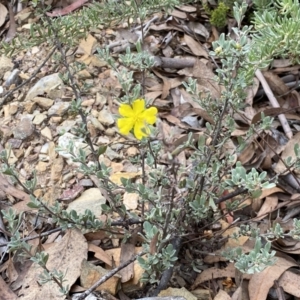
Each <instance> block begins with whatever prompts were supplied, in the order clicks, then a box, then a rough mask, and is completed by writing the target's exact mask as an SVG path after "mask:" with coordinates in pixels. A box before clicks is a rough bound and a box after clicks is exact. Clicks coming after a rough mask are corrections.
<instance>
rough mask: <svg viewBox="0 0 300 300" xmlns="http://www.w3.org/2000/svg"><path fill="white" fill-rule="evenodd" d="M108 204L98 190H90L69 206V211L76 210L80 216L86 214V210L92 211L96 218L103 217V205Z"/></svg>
mask: <svg viewBox="0 0 300 300" xmlns="http://www.w3.org/2000/svg"><path fill="white" fill-rule="evenodd" d="M105 203H106V199H105V198H104V197H103V196H102V194H101V192H100V190H99V189H98V188H90V189H88V190H86V191H84V192H83V193H82V195H81V196H80V197H78V198H77V199H76V200H74V201H73V202H72V203H70V204H69V206H68V208H67V211H68V212H70V211H71V210H72V209H74V210H76V212H77V213H78V214H84V212H85V210H86V209H90V210H91V211H92V212H93V213H94V214H95V216H96V218H99V217H101V215H102V208H101V205H102V204H105Z"/></svg>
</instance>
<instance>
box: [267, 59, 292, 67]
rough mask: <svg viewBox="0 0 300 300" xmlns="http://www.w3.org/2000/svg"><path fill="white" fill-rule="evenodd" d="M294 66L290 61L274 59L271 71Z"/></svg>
mask: <svg viewBox="0 0 300 300" xmlns="http://www.w3.org/2000/svg"><path fill="white" fill-rule="evenodd" d="M291 65H293V64H292V62H291V60H290V59H286V58H280V59H273V61H272V63H271V69H275V68H285V67H288V66H291Z"/></svg>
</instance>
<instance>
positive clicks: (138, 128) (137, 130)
mask: <svg viewBox="0 0 300 300" xmlns="http://www.w3.org/2000/svg"><path fill="white" fill-rule="evenodd" d="M145 129H146V132H147V128H146V127H145V124H144V122H143V121H142V120H138V121H137V122H135V124H134V129H133V133H134V135H135V137H136V138H137V139H138V140H141V139H142V138H143V137H144V136H147V134H145V133H144V132H143V131H145ZM142 130H143V131H142Z"/></svg>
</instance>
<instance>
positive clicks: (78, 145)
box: [57, 132, 91, 158]
mask: <svg viewBox="0 0 300 300" xmlns="http://www.w3.org/2000/svg"><path fill="white" fill-rule="evenodd" d="M83 141H84V139H83V138H78V137H77V136H75V135H73V134H72V133H69V132H66V133H65V134H63V135H61V136H60V137H59V138H58V147H59V148H61V149H65V151H64V150H59V151H57V152H58V154H59V155H61V156H62V157H65V158H72V157H73V156H72V155H71V154H70V153H69V152H68V148H69V145H70V143H73V149H72V150H73V151H74V153H75V155H78V154H79V149H83V150H84V151H85V152H86V155H89V154H91V150H90V148H89V147H88V145H87V144H86V143H84V142H83Z"/></svg>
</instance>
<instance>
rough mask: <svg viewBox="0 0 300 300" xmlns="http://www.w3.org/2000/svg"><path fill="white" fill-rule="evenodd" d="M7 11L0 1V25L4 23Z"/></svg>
mask: <svg viewBox="0 0 300 300" xmlns="http://www.w3.org/2000/svg"><path fill="white" fill-rule="evenodd" d="M7 12H8V11H7V8H6V7H5V6H4V5H3V4H2V3H0V26H2V25H3V24H4V22H5V19H6V16H7Z"/></svg>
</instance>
